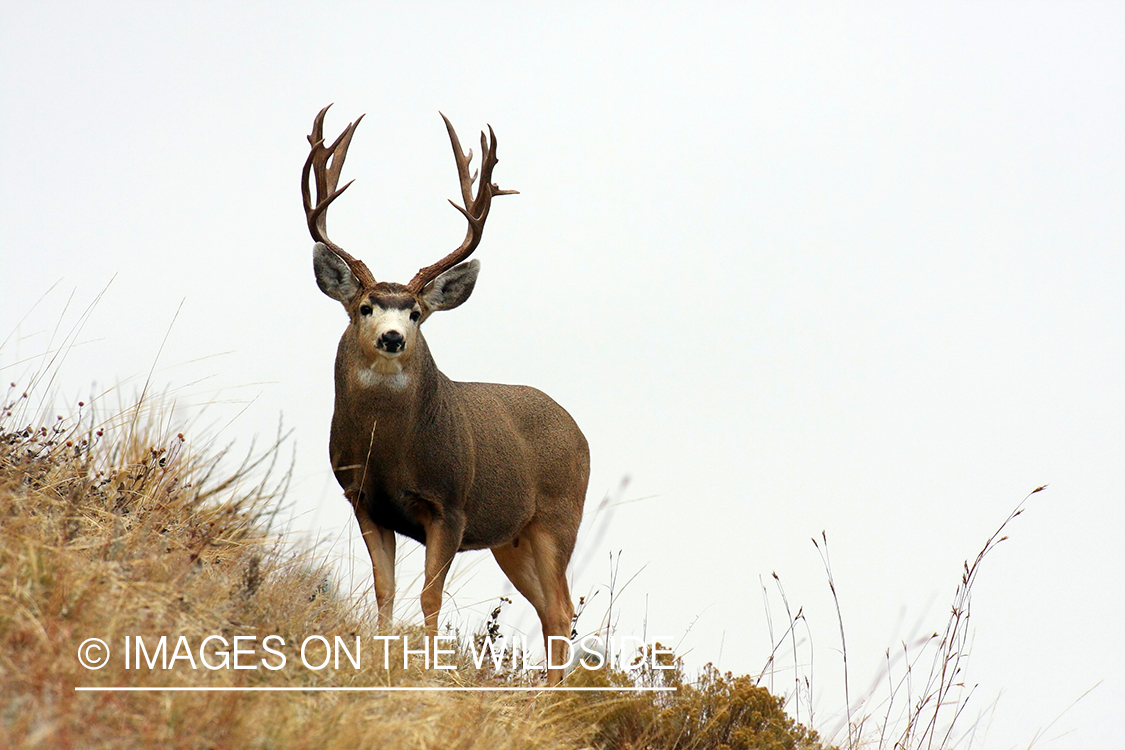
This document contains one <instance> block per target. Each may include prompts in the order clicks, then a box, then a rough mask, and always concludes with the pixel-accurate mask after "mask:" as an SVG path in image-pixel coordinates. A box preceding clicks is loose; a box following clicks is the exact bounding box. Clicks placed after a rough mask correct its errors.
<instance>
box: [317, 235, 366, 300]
mask: <svg viewBox="0 0 1125 750" xmlns="http://www.w3.org/2000/svg"><path fill="white" fill-rule="evenodd" d="M313 271H314V272H315V273H316V285H317V286H318V287H320V291H322V292H324V293H325V294H327V295H328V296H329V297H331V298H332V299H334V300H337V301H339V302H343V303H345V304H347V302H348V301H349V300H351V298H352V297H354V296H355V295H356V293H357V292H359V279H357V278H356V277H355V274H353V273H352V269H350V268H349V267H348V264H347V263H345V262H344V259H343V258H341V257H340V256H339V255H337V254H336V253H334V252H332V251H331V250H329V249H328V246H327V245H325V244H324V243H323V242H318V243H316V244H315V245H313Z"/></svg>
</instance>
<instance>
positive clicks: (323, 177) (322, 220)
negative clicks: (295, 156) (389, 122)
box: [301, 104, 375, 287]
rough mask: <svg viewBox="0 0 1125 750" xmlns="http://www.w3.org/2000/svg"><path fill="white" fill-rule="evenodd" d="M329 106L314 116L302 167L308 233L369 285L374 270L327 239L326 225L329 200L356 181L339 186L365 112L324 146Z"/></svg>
mask: <svg viewBox="0 0 1125 750" xmlns="http://www.w3.org/2000/svg"><path fill="white" fill-rule="evenodd" d="M331 106H332V105H331V104H329V105H328V107H331ZM328 107H325V108H324V109H322V110H320V112H319V113H318V114H317V116H316V119H315V120H313V128H312V133H310V134H309V136H308V138H309V145H311V146H312V149H311V150H310V151H309V158H308V159H306V160H305V168H304V169H303V170H302V171H301V197H302V198H303V199H304V203H305V216H306V218H307V219H308V223H309V234H311V235H312V238H313V239H314V240H316V241H317V242H323V243H324V244H325V245H327V246H328V248H329V249H330V250H332V252H334V253H336V254H337V255H339V256H340V258H341V259H343V261H344V262H345V263H347V264H348V267H349V268H350V269H351V270H352V273H353V274H355V277H356V279H358V280H359V283H360V285H361V286H363V287H369V286H372V285H374V284H375V277H374V276H372V275H371V271H369V270H368V269H367V266H366V265H364V263H363V261H362V260H359V259H358V258H353V257H352V256H351V255H349V254H348V253H346V252H344V250H343V248H341V247H340V246H339V245H337V244H336V243H335V242H333V241H332V240H330V239H328V229H327V218H328V206H329V204H331V203H332V201H334V200H336V199H337V198H338V197H340V194H341V193H343V192H344V191H345V190H347V189H348V186H349V185H351V184H352V182H354V180H352V182H348V183H347V185H344V186H343V187H342V188H340V189H339V190H337V189H336V183H338V182H339V181H340V170H341V169H343V167H344V157H345V156H347V153H348V146H349V145H351V142H352V135H353V134H354V133H355V129H356V126H358V125H359V123H360V120H362V119H363V115H360V116H359V118H358V119H357V120H356V121H355V122H352V123H348V127H346V128H345V129H344V132H343V133H340V136H339V137H338V138H337V139H336V140H335V141H334V142H333V143H332V145H331V146H327V147H325V145H324V113H325V112H327V111H328ZM329 159H331V160H332V165H331V166H328V160H329ZM310 172H311V173H312V174H313V176H314V178H315V180H316V205H315V206H314V205H313V202H312V196H311V195H310V194H309V173H310Z"/></svg>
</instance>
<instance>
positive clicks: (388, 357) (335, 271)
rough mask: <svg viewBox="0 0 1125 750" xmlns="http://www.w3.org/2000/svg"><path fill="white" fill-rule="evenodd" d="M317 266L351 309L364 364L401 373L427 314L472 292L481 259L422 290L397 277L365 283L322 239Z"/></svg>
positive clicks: (325, 286) (328, 289) (327, 288)
mask: <svg viewBox="0 0 1125 750" xmlns="http://www.w3.org/2000/svg"><path fill="white" fill-rule="evenodd" d="M313 270H314V271H315V273H316V283H317V286H319V287H320V290H321V291H322V292H324V293H325V294H326V295H328V296H329V297H331V298H332V299H334V300H337V301H339V302H340V303H341V304H343V306H344V309H345V310H346V311H347V313H348V317H349V318H350V321H351V322H350V324H349V333H350V334H351V335H352V336H353V337H354V340H355V342H356V344H357V347H358V349H359V351H360V352H362V354H363V356H364V359H365V360H366V365H367V366H368V367H370V368H372V369H375V370H376V371H380V372H397V371H399V370H401V368H402V366H403V365H404V364H405V362H406V361H407V360H409V358H410V354H411V353H412V352H413V351H414V349H415V348H417V345H418V343H417V342H418V338H419V337H420V336H421V335H422V333H421V331H420V330H419V328H420V326H421V325H422V323H423V322H424V321H425V320H426V318H428V317H429V316H430V314H431V313H433V312H436V311H438V310H452V309H453V308H455V307H457V306H459V305H461V304H462V303H463V302H464V301H465V300H467V299H468V298H469V295H470V294H472V293H473V287H474V286H475V285H476V281H477V273H478V272H479V271H480V262H479V261H476V260H471V261H469V262H468V263H462V264H460V265H458V266H454V267H453V268H451V269H449V270H448V271H446V272H445V273H443V274H441V275H439V276H438V277H437V278H436V279H434V280H433V281H431V282H430V283H429V284H427V285H426V286H424V287H423V288H422V290H421V291H420V292H413V291H411V290H410V288H409V287H406V286H403V285H402V284H396V283H394V282H386V281H383V282H378V283H375V284H373V285H369V286H365V285H363V284H361V283H360V281H359V279H357V278H356V276H355V274H354V273H352V270H351V268H350V267H349V266H348V264H347V262H345V261H344V259H343V258H341V257H340V256H339V255H337V254H336V253H335V252H333V251H332V250H330V249H329V248H328V246H327V245H325V244H323V243H320V242H318V243H316V245H314V246H313ZM398 360H402V361H398Z"/></svg>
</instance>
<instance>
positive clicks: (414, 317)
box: [410, 310, 422, 323]
mask: <svg viewBox="0 0 1125 750" xmlns="http://www.w3.org/2000/svg"><path fill="white" fill-rule="evenodd" d="M420 317H422V313H420V312H418V311H417V310H414V311H412V312H411V313H410V319H411V320H413V321H414V322H415V323H417V322H418V318H420Z"/></svg>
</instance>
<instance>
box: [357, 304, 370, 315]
mask: <svg viewBox="0 0 1125 750" xmlns="http://www.w3.org/2000/svg"><path fill="white" fill-rule="evenodd" d="M359 314H360V315H363V316H364V317H366V316H368V315H370V314H371V305H361V306H360V308H359Z"/></svg>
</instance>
